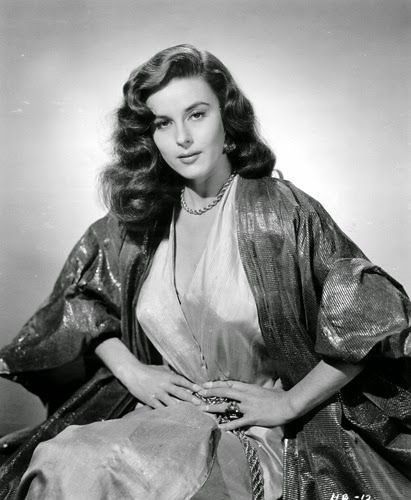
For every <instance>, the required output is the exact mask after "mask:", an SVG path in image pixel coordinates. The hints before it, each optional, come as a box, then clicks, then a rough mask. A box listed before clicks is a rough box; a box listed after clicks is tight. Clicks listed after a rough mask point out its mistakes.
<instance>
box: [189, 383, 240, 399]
mask: <svg viewBox="0 0 411 500" xmlns="http://www.w3.org/2000/svg"><path fill="white" fill-rule="evenodd" d="M198 393H199V394H200V396H205V397H210V396H219V397H222V398H230V399H235V400H237V401H240V400H241V399H242V397H243V393H242V392H241V391H239V390H238V389H235V388H231V387H228V386H225V387H212V388H211V389H201V391H198Z"/></svg>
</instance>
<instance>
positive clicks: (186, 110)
mask: <svg viewBox="0 0 411 500" xmlns="http://www.w3.org/2000/svg"><path fill="white" fill-rule="evenodd" d="M200 105H204V106H208V107H210V103H208V102H205V101H197V102H195V103H193V104H190V106H188V108H186V109H185V110H184V113H189V112H190V111H192V110H193V109H194V108H196V107H197V106H200ZM154 115H155V118H156V119H159V118H169V117H168V116H167V115H156V114H155V113H154Z"/></svg>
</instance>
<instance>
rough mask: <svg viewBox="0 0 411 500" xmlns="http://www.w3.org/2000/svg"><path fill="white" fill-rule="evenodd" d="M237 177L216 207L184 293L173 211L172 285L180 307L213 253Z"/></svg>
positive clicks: (170, 238) (171, 231) (170, 235)
mask: <svg viewBox="0 0 411 500" xmlns="http://www.w3.org/2000/svg"><path fill="white" fill-rule="evenodd" d="M237 177H238V176H237V175H236V176H235V177H234V179H233V182H232V183H231V185H230V186H229V188H228V189H227V191H226V192H225V193H224V196H223V197H222V199H221V201H220V203H219V204H218V205H217V206H216V207H215V209H216V210H217V214H216V216H215V218H214V220H213V222H212V224H211V227H210V229H209V231H208V234H207V239H206V243H205V245H204V248H203V250H202V251H201V254H200V257H199V259H198V261H197V263H196V265H195V268H194V272H193V274H192V275H191V278H190V279H189V281H188V285H187V287H186V289H185V290H184V292H183V293H181V292H180V291H179V290H178V288H177V282H176V255H177V249H176V245H177V238H176V226H175V225H176V209H175V208H174V209H173V214H172V218H171V224H170V232H169V243H170V247H169V248H170V252H169V258H170V259H171V261H170V270H171V281H172V285H173V289H174V292H175V295H176V298H177V301H178V303H179V304H180V306H181V304H182V302H183V301H184V299H185V298H186V296H187V294H188V292H189V291H190V289H191V287H192V285H193V282H194V280H195V278H196V276H197V274H198V272H199V269H200V267H201V264H202V262H203V261H204V259H205V256H206V254H207V252H208V251H211V249H209V247H210V241H212V240H214V238H213V236H214V233H215V231H216V228H217V227H218V225H219V221H220V218H221V217H222V212H223V209H224V206H225V204H226V201H227V199H228V197H229V193H230V192H231V191H232V190H233V189H234V190H235V187H233V186H234V185H235V184H236V181H237ZM197 217H201V215H199V216H197Z"/></svg>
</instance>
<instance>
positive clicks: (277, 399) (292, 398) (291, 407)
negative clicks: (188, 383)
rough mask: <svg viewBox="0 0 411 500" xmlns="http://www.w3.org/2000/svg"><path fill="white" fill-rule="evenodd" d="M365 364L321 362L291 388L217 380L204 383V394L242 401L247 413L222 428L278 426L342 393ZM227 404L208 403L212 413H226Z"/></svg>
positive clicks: (207, 408) (241, 406)
mask: <svg viewBox="0 0 411 500" xmlns="http://www.w3.org/2000/svg"><path fill="white" fill-rule="evenodd" d="M362 369H363V366H361V365H352V364H345V363H338V364H334V365H330V364H328V363H326V362H325V361H320V362H319V363H318V364H317V365H316V366H315V367H314V368H313V369H312V370H311V371H310V372H309V373H308V374H307V375H306V376H305V377H304V378H303V379H302V380H300V382H298V383H297V384H296V385H295V386H294V387H292V388H291V389H290V390H288V391H283V390H281V389H267V388H264V387H260V386H258V385H254V384H246V383H243V382H237V381H230V380H229V381H224V382H222V381H216V382H207V383H206V384H204V389H203V390H201V391H200V394H201V395H202V396H222V397H227V398H231V399H234V400H236V401H238V403H239V407H240V410H241V413H242V414H243V416H242V417H241V418H239V419H237V420H233V421H231V422H229V423H227V424H222V425H221V426H220V428H221V429H222V430H226V431H228V430H233V429H237V428H239V427H244V426H250V425H259V426H263V427H275V426H278V425H283V424H286V423H288V422H291V421H292V420H295V419H296V418H298V417H301V416H302V415H304V414H306V413H307V412H309V411H310V410H312V409H313V408H315V407H316V406H318V405H320V404H321V403H322V402H323V401H325V400H327V399H328V398H330V397H331V396H332V395H334V394H335V393H336V392H338V391H339V390H340V389H341V388H342V387H344V385H346V384H348V382H350V381H351V380H352V379H353V378H354V377H355V376H357V375H358V374H359V373H360V372H361V370H362ZM226 408H227V403H223V404H218V405H204V406H203V409H204V410H205V411H207V412H210V413H219V412H224V411H225V410H226Z"/></svg>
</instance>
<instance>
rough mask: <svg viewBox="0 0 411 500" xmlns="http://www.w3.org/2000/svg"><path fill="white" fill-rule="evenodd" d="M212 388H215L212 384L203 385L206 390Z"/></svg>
mask: <svg viewBox="0 0 411 500" xmlns="http://www.w3.org/2000/svg"><path fill="white" fill-rule="evenodd" d="M212 386H213V383H212V382H206V383H205V384H203V387H205V388H206V389H210V387H212Z"/></svg>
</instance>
